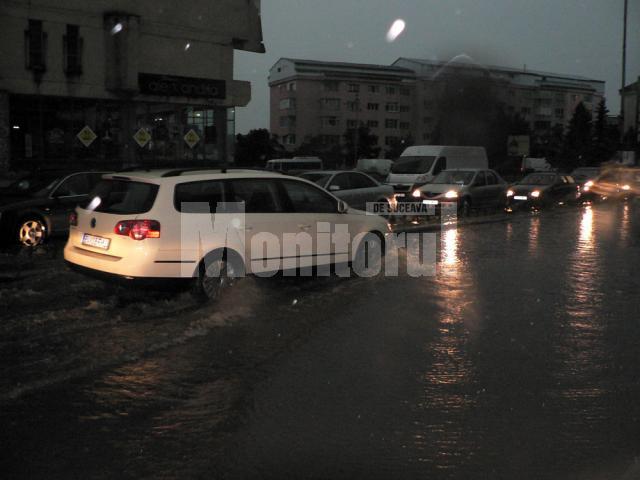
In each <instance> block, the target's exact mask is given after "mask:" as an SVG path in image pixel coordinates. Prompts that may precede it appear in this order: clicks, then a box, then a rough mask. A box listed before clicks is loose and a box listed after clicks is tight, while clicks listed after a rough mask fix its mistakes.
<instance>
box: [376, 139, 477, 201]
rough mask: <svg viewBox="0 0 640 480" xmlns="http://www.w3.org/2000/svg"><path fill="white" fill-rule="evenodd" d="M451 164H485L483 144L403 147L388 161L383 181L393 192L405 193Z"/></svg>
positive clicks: (474, 166)
mask: <svg viewBox="0 0 640 480" xmlns="http://www.w3.org/2000/svg"><path fill="white" fill-rule="evenodd" d="M455 168H481V169H487V168H489V162H488V160H487V153H486V151H485V149H484V147H452V146H447V145H414V146H412V147H407V148H406V149H405V150H404V152H402V155H400V158H398V159H397V160H396V161H395V162H394V164H393V165H392V167H391V171H390V172H389V175H388V176H387V179H386V183H388V184H390V185H393V186H394V188H395V190H396V192H401V193H409V192H411V188H412V186H414V185H423V184H425V183H428V182H430V181H431V180H433V178H434V177H435V176H436V175H438V174H439V173H440V172H441V171H442V170H446V169H455Z"/></svg>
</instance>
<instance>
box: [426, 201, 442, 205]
mask: <svg viewBox="0 0 640 480" xmlns="http://www.w3.org/2000/svg"><path fill="white" fill-rule="evenodd" d="M422 203H424V204H425V205H438V203H440V202H438V200H422Z"/></svg>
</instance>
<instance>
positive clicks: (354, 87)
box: [348, 83, 360, 93]
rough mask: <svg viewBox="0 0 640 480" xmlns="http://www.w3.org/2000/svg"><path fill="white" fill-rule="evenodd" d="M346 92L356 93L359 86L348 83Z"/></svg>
mask: <svg viewBox="0 0 640 480" xmlns="http://www.w3.org/2000/svg"><path fill="white" fill-rule="evenodd" d="M348 91H349V92H352V93H358V92H359V91H360V85H358V84H357V83H350V84H349V88H348Z"/></svg>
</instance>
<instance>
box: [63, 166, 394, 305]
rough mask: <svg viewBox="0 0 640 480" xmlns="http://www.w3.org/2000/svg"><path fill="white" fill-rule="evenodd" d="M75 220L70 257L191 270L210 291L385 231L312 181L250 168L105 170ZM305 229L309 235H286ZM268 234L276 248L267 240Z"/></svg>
mask: <svg viewBox="0 0 640 480" xmlns="http://www.w3.org/2000/svg"><path fill="white" fill-rule="evenodd" d="M234 205H235V206H236V207H237V206H238V205H242V206H243V209H242V210H243V211H244V216H242V215H239V214H238V211H237V210H236V211H235V212H234V210H232V207H233V206H234ZM203 208H204V210H203ZM212 212H213V213H212ZM212 220H213V221H212ZM71 221H72V225H71V228H70V233H69V239H68V241H67V244H66V246H65V249H64V258H65V260H66V261H67V262H68V263H69V264H70V265H71V266H73V267H74V268H78V269H81V270H82V271H84V272H87V273H93V274H96V273H97V274H103V275H107V276H116V277H122V278H126V279H160V278H161V279H172V280H173V281H177V280H179V279H194V278H195V279H197V285H198V288H199V289H200V291H201V292H202V293H204V294H205V295H206V296H208V297H209V298H212V299H213V298H217V297H218V296H219V295H220V292H221V291H222V290H223V289H224V288H225V287H227V286H229V285H230V284H231V283H232V282H233V279H234V278H236V277H237V276H239V275H241V274H244V273H247V274H263V273H265V272H272V271H276V270H285V269H288V268H289V267H291V265H292V262H293V266H294V267H293V268H295V267H296V266H297V267H311V266H314V265H330V264H334V263H342V262H347V261H350V260H357V259H358V258H361V252H362V249H363V247H364V245H365V243H364V239H365V238H366V239H368V241H373V242H377V243H378V244H383V243H384V241H385V236H386V235H387V233H388V231H389V225H388V223H387V222H386V220H384V219H383V218H382V217H379V216H377V215H368V214H365V213H364V212H360V211H358V210H354V209H351V208H349V206H348V205H347V204H346V203H345V202H343V201H342V200H340V199H338V198H336V197H334V196H333V195H331V194H330V193H328V192H327V191H325V190H324V189H322V188H321V187H319V186H318V185H317V184H315V183H313V182H310V181H307V180H304V179H300V178H295V177H286V176H283V175H281V174H277V173H269V172H258V171H249V170H244V171H243V170H234V171H231V170H230V171H228V172H226V173H223V172H219V171H218V172H211V171H193V170H191V171H188V170H175V171H150V172H142V171H141V172H129V173H126V174H113V175H107V176H105V178H104V179H103V180H102V181H101V182H100V183H99V184H98V185H97V186H96V188H95V189H94V191H93V192H92V193H91V194H90V195H89V196H88V197H87V199H86V201H85V202H84V203H82V204H81V205H80V206H78V208H76V211H75V215H73V216H72V218H71ZM216 225H217V227H216ZM220 225H222V227H220ZM336 225H346V226H347V227H348V231H347V232H345V231H344V230H345V229H334V227H335V226H336ZM327 226H330V227H331V230H335V232H333V233H332V232H328V231H327ZM304 233H308V234H309V235H310V236H311V238H312V239H313V241H309V242H307V243H305V242H301V243H300V244H297V243H295V242H291V241H290V240H291V238H292V236H293V238H295V235H298V234H304ZM285 235H287V237H285ZM320 235H325V236H327V237H326V238H327V239H328V238H329V237H328V236H329V235H331V239H332V241H329V240H327V241H324V240H323V241H319V240H318V239H319V238H320V237H319V236H320ZM303 236H304V235H303ZM265 238H268V239H269V240H273V239H274V238H275V239H277V240H278V242H279V245H276V246H277V247H278V248H277V249H276V250H273V249H271V248H270V247H272V246H273V244H269V245H267V248H266V249H265V248H263V243H262V241H263V240H264V239H265ZM256 242H257V243H256ZM252 245H257V246H258V248H252ZM382 251H384V250H382Z"/></svg>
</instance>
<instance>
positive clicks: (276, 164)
mask: <svg viewBox="0 0 640 480" xmlns="http://www.w3.org/2000/svg"><path fill="white" fill-rule="evenodd" d="M267 170H273V171H275V172H285V173H286V172H305V171H308V170H322V160H321V159H320V158H318V157H294V158H274V159H273V160H268V161H267Z"/></svg>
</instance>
